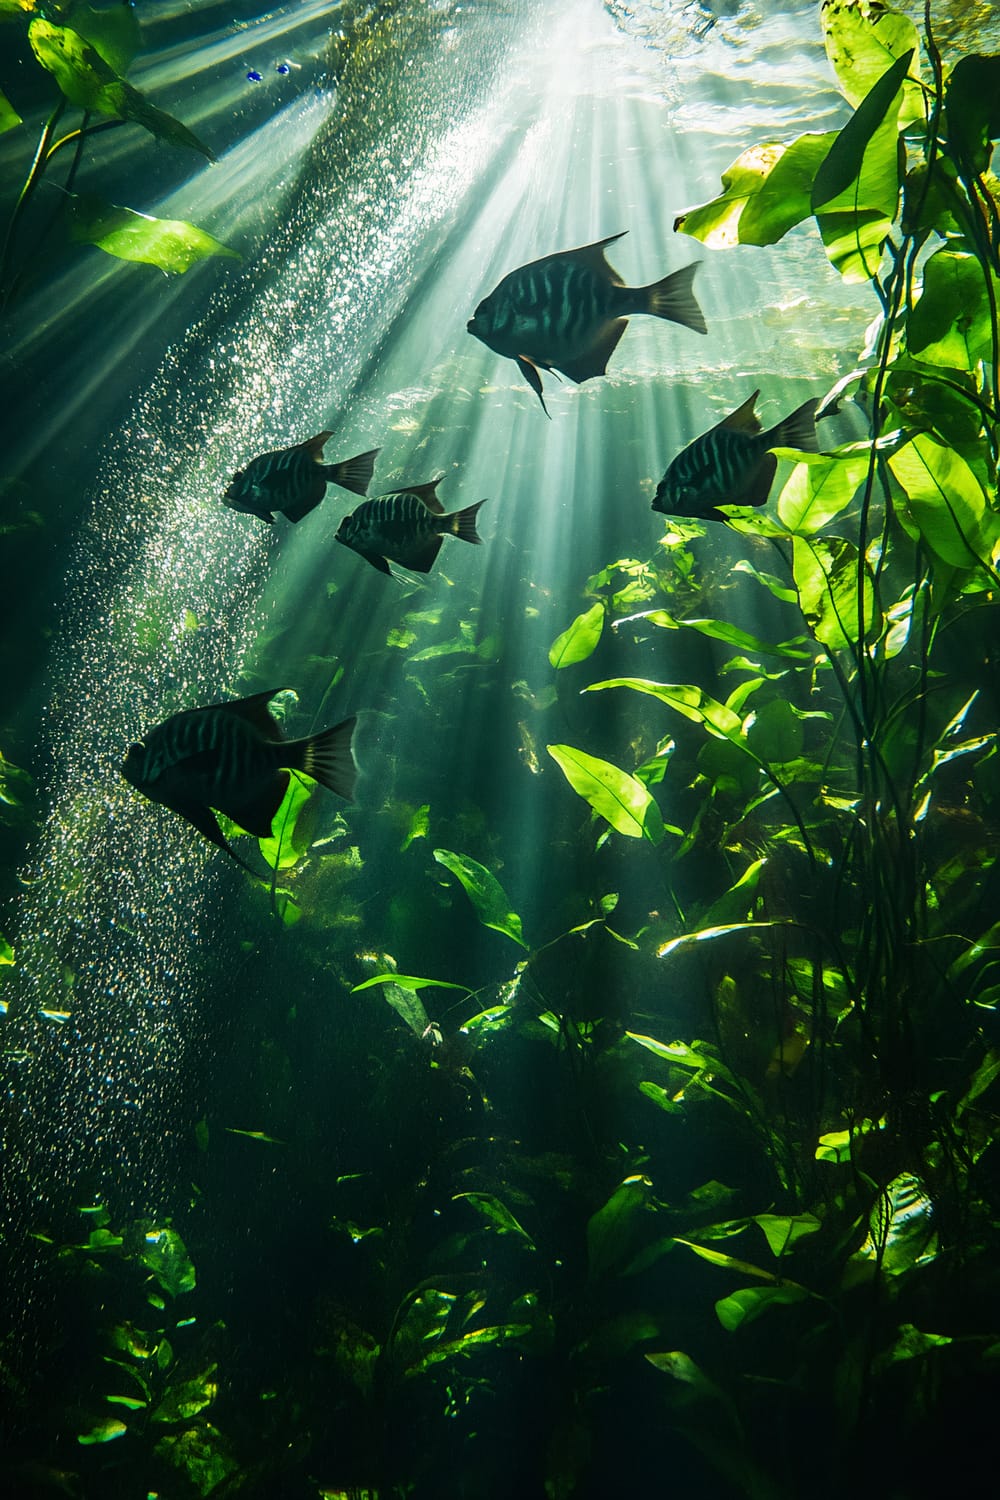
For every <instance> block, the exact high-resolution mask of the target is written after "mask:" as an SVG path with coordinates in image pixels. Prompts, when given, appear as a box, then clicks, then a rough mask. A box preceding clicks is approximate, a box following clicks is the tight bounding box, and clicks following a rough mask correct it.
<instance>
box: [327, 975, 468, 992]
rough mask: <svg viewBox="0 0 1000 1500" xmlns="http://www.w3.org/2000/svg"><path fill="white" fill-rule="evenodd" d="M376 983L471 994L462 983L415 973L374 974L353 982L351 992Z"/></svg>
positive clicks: (406, 988) (370, 986)
mask: <svg viewBox="0 0 1000 1500" xmlns="http://www.w3.org/2000/svg"><path fill="white" fill-rule="evenodd" d="M376 984H396V985H398V986H399V987H400V989H404V990H422V989H438V990H461V991H462V993H463V994H465V995H471V994H472V991H471V990H470V989H468V988H467V986H466V985H464V984H451V983H450V982H449V981H448V980H446V979H423V978H420V977H419V976H417V975H416V974H376V975H374V977H373V978H371V979H363V980H362V981H361V983H360V984H353V985H352V986H351V994H352V995H356V994H357V993H358V991H359V990H370V989H372V987H373V986H374V985H376Z"/></svg>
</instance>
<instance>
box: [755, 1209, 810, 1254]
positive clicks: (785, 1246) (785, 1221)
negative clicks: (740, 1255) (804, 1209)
mask: <svg viewBox="0 0 1000 1500" xmlns="http://www.w3.org/2000/svg"><path fill="white" fill-rule="evenodd" d="M753 1222H754V1223H755V1224H759V1226H760V1228H761V1229H762V1230H763V1231H764V1236H765V1238H766V1240H767V1243H768V1246H769V1247H770V1250H771V1254H772V1255H784V1253H785V1251H786V1250H790V1249H791V1247H792V1246H793V1245H794V1244H795V1242H796V1240H800V1239H801V1238H802V1237H803V1235H807V1234H815V1233H816V1232H817V1230H819V1229H822V1227H823V1226H822V1224H821V1222H820V1220H819V1219H817V1218H816V1215H815V1214H758V1215H757V1216H756V1218H755V1219H754V1220H753Z"/></svg>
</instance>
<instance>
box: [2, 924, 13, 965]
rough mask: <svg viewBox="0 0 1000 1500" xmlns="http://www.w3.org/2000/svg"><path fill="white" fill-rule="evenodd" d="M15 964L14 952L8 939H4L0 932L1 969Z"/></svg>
mask: <svg viewBox="0 0 1000 1500" xmlns="http://www.w3.org/2000/svg"><path fill="white" fill-rule="evenodd" d="M13 962H14V950H13V948H12V947H11V946H10V944H9V943H8V941H7V939H6V938H5V937H4V935H3V933H2V932H0V968H2V967H3V966H4V965H5V964H12V963H13Z"/></svg>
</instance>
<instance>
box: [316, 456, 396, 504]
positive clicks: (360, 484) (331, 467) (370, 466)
mask: <svg viewBox="0 0 1000 1500" xmlns="http://www.w3.org/2000/svg"><path fill="white" fill-rule="evenodd" d="M381 451H382V450H381V448H370V449H369V450H368V452H367V453H358V454H356V455H355V457H354V458H345V459H344V461H343V463H339V464H324V465H323V477H324V479H326V480H328V481H329V483H330V484H339V485H340V488H341V489H342V490H351V491H352V492H353V493H354V494H355V495H367V493H368V486H369V485H370V484H371V479H372V474H373V473H374V472H375V460H376V458H378V456H379V454H380V453H381Z"/></svg>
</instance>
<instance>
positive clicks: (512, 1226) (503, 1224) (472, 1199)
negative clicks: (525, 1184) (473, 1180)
mask: <svg viewBox="0 0 1000 1500" xmlns="http://www.w3.org/2000/svg"><path fill="white" fill-rule="evenodd" d="M453 1196H454V1201H455V1202H456V1203H459V1202H465V1203H468V1204H469V1206H470V1207H471V1208H474V1209H475V1210H476V1212H477V1213H478V1214H481V1215H482V1217H483V1218H484V1219H486V1220H487V1221H488V1223H490V1224H492V1225H493V1227H494V1229H497V1230H499V1232H500V1233H501V1234H510V1235H514V1236H516V1237H517V1238H518V1239H522V1240H524V1242H525V1243H526V1244H527V1245H530V1246H531V1248H532V1249H534V1241H533V1240H532V1238H531V1235H530V1234H529V1233H528V1231H527V1230H526V1229H525V1228H524V1226H523V1225H522V1224H519V1223H518V1221H517V1219H515V1217H514V1215H513V1214H512V1213H511V1211H510V1209H509V1208H508V1207H507V1205H506V1204H505V1203H502V1202H501V1201H500V1199H499V1198H497V1197H495V1196H494V1194H493V1193H455V1194H454V1195H453Z"/></svg>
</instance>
